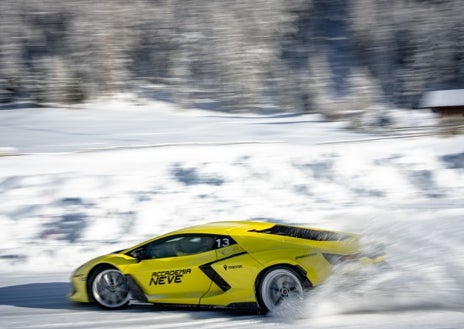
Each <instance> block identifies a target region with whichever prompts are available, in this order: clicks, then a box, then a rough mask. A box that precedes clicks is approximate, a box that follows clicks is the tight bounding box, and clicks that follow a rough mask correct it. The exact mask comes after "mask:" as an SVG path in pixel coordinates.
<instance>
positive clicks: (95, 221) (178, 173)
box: [0, 110, 464, 328]
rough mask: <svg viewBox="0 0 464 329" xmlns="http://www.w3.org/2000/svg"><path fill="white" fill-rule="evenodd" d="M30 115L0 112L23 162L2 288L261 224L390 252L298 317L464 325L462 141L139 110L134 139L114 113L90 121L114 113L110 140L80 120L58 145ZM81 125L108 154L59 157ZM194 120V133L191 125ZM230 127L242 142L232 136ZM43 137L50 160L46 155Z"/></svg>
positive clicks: (1, 174)
mask: <svg viewBox="0 0 464 329" xmlns="http://www.w3.org/2000/svg"><path fill="white" fill-rule="evenodd" d="M28 111H30V112H32V110H27V111H24V112H21V111H15V110H12V111H0V122H2V130H3V129H4V127H7V128H8V136H7V134H6V133H5V131H6V130H3V132H0V136H1V139H0V148H3V149H4V150H5V149H10V150H16V151H15V152H17V153H18V154H19V155H16V156H8V157H6V156H5V157H0V197H1V200H2V201H1V206H0V227H1V228H2V229H1V230H0V275H2V276H3V278H4V279H1V278H0V286H1V287H8V286H11V285H13V284H14V280H15V279H14V277H15V276H14V275H13V274H14V273H16V274H17V273H35V274H36V275H37V277H39V278H44V273H47V275H49V276H52V277H53V275H55V274H53V273H56V275H57V276H58V277H59V278H62V277H63V273H66V275H65V276H64V277H65V278H66V276H67V275H69V274H70V273H71V272H72V271H73V270H74V269H75V268H76V267H77V266H78V265H80V264H81V263H82V262H84V261H86V260H88V259H90V258H92V257H94V256H97V255H100V254H104V253H108V252H111V251H114V250H117V249H121V248H124V247H128V246H130V245H132V244H135V243H136V242H140V241H142V240H144V239H147V238H150V237H153V236H155V235H158V234H161V233H165V232H167V231H170V230H174V229H177V228H180V227H184V226H187V225H191V224H197V223H205V222H209V221H221V220H243V219H256V218H262V219H266V220H270V221H281V222H285V223H292V224H298V225H308V226H316V227H321V228H329V229H337V230H348V231H352V232H357V233H362V234H363V235H364V240H365V241H366V242H369V241H371V240H375V241H381V242H383V243H384V244H385V246H386V251H387V258H388V262H389V263H390V264H391V266H392V268H393V270H392V271H389V272H388V273H386V274H379V275H378V276H377V277H375V278H374V279H371V280H368V281H362V282H342V281H343V280H341V279H339V278H337V276H335V277H334V279H333V280H332V281H331V282H329V283H328V284H327V285H325V286H323V287H321V288H320V289H318V290H317V291H315V293H314V295H313V297H312V299H311V300H310V301H309V302H308V310H309V309H310V310H311V311H308V312H306V311H304V312H303V313H304V314H300V315H299V316H296V317H303V318H307V317H309V316H312V317H318V316H326V315H333V314H342V313H356V312H365V311H369V312H380V313H382V312H385V311H389V312H396V311H400V310H405V309H413V310H418V309H419V310H423V309H434V310H437V309H438V310H446V311H452V312H457V313H453V317H452V318H453V322H452V323H450V324H449V327H450V328H454V327H457V325H456V323H459V322H460V321H461V320H462V321H463V322H462V323H464V315H463V314H462V312H461V310H462V309H463V307H464V297H463V296H464V288H463V287H464V284H463V283H464V256H463V253H462V250H463V247H464V240H463V236H464V221H463V219H464V218H463V214H464V199H463V197H462V196H463V195H464V136H455V137H440V136H428V137H415V138H382V139H376V137H378V136H374V135H361V134H355V133H351V132H348V131H346V130H343V129H341V128H340V127H339V126H337V125H334V124H330V123H324V122H319V121H318V120H315V118H314V117H312V116H299V117H291V118H282V117H265V116H263V117H250V116H238V117H234V116H227V117H222V118H219V119H218V116H216V115H213V114H212V113H206V114H205V113H204V112H201V113H200V114H197V115H191V114H190V115H187V116H182V115H180V114H170V115H169V116H164V117H163V116H161V117H160V118H159V119H158V121H157V120H155V119H153V120H152V121H150V124H147V122H144V123H143V120H142V119H141V117H140V113H138V119H137V120H136V121H137V122H136V123H135V124H137V123H140V122H142V123H141V124H140V125H141V126H143V128H142V130H138V131H137V130H136V129H133V130H132V129H130V128H127V127H130V126H131V125H132V124H134V122H133V121H131V120H132V119H131V116H129V115H128V112H127V111H124V110H118V111H112V112H110V114H111V115H108V114H109V113H108V112H105V111H101V112H100V113H99V114H95V115H96V117H98V116H101V117H105V116H108V117H111V118H110V119H109V120H110V122H113V123H114V120H117V118H118V115H119V118H120V124H121V125H119V126H118V125H114V128H113V130H111V125H105V123H104V120H102V121H101V122H100V123H99V122H96V121H93V120H92V115H91V113H89V112H83V113H81V114H83V115H84V116H87V120H83V119H82V116H81V121H79V120H76V121H74V123H73V122H68V125H69V126H70V127H71V126H72V130H73V134H69V135H67V137H68V138H69V139H67V140H66V142H67V143H68V144H59V143H60V141H62V140H63V139H61V138H58V139H57V138H56V136H55V135H54V134H56V133H57V130H56V128H57V127H58V126H59V124H58V122H57V121H54V120H55V119H56V117H53V116H51V114H53V113H56V112H54V110H40V111H43V112H42V114H43V116H36V119H31V117H33V116H34V115H37V112H33V113H28ZM61 111H66V110H61ZM22 113H24V114H22ZM65 113H66V112H65ZM102 113H103V114H102ZM31 114H32V115H31ZM60 115H63V114H62V113H61V114H60ZM69 115H70V116H71V117H74V116H76V113H73V112H69ZM147 115H148V114H147ZM47 116H48V117H47ZM2 118H3V119H2ZM47 118H48V119H49V120H47ZM54 118H55V119H54ZM94 118H95V116H94ZM176 118H179V119H178V120H179V121H175V120H176ZM186 118H189V119H186ZM30 120H32V121H30ZM33 120H39V121H40V123H41V124H42V125H43V126H42V127H41V126H35V127H36V129H37V130H36V131H35V132H33V134H37V135H36V136H37V138H36V139H34V140H32V139H31V140H29V139H28V136H27V135H22V136H21V133H22V132H24V129H25V127H29V128H30V127H33V126H34V122H33ZM111 120H113V121H111ZM283 120H284V121H285V120H287V121H286V122H287V123H288V124H285V123H284V124H282V121H283ZM11 122H14V123H15V124H14V125H11V124H8V123H11ZM124 122H126V125H123V123H124ZM263 122H265V123H263ZM89 123H93V124H94V125H95V126H96V127H98V124H101V125H102V131H105V134H102V136H99V138H102V139H101V142H102V143H105V150H100V151H91V152H90V151H89V150H87V151H86V152H68V151H76V148H78V149H79V150H83V149H84V148H85V147H82V145H83V144H84V143H86V140H83V139H79V138H82V136H89V134H90V135H91V134H97V132H98V129H94V128H95V127H93V128H89ZM167 123H169V125H170V126H169V127H170V128H169V129H171V128H172V129H171V130H170V134H171V135H169V136H168V137H166V136H164V137H165V138H166V140H162V141H161V142H160V143H157V140H153V139H152V138H154V137H153V136H156V135H155V134H156V133H157V132H160V131H166V130H167V129H168V126H167V125H166V124H167ZM186 123H188V124H189V126H185V124H186ZM200 124H201V127H204V129H196V128H198V126H197V125H200ZM47 125H50V126H47ZM122 126H124V127H126V128H127V130H125V131H124V134H126V135H124V134H123V133H121V131H120V130H118V129H120V128H121V127H122ZM227 127H229V129H230V130H229V131H227V132H225V130H226V129H227ZM250 127H252V128H253V129H252V128H250ZM263 127H265V128H263ZM269 127H272V129H271V130H269V129H270V128H269ZM29 128H28V129H29ZM175 128H177V129H175ZM5 129H6V128H5ZM89 129H92V132H89ZM261 129H266V130H261ZM31 130H32V129H31ZM234 130H235V131H240V132H241V133H242V134H241V136H235V139H234V138H233V136H234V134H233V133H234ZM150 131H151V132H152V134H150V133H149V132H150ZM304 131H306V132H307V135H308V136H306V137H305V136H304ZM79 132H82V133H81V134H79ZM174 132H176V134H174ZM87 133H88V134H87ZM127 134H129V135H131V137H134V136H135V135H136V136H137V139H136V140H135V141H132V143H133V145H135V146H138V148H135V149H131V148H130V145H131V141H130V138H127V139H125V137H127ZM264 134H266V135H264ZM72 135H75V137H73V136H72ZM200 135H201V136H202V138H201V139H202V140H201V143H200V140H195V137H198V136H200ZM124 136H125V137H124ZM141 136H142V137H141ZM144 136H148V137H144ZM208 136H209V137H208ZM289 136H291V137H289ZM123 137H124V138H123ZM183 137H184V138H183ZM383 137H385V136H383ZM73 138H75V139H74V140H75V141H77V142H76V143H75V144H72V143H71V141H72V139H73ZM104 138H106V139H105V140H103V139H104ZM143 138H147V140H144V139H143ZM53 139H54V140H55V142H56V143H57V144H59V145H60V146H59V147H58V149H59V151H60V153H54V152H52V151H51V149H52V148H51V147H49V146H43V145H45V144H47V145H50V141H51V140H53ZM148 139H149V140H148ZM169 139H171V140H169ZM6 140H8V141H10V143H6V142H5V141H6ZM234 140H235V142H234ZM263 140H265V142H263ZM347 140H354V142H346V141H347ZM121 141H123V142H121ZM191 141H193V143H192V142H191ZM330 141H335V143H329V142H330ZM15 143H17V144H15ZM79 143H80V144H79ZM71 144H72V145H73V146H72V147H70V146H69V145H71ZM28 145H29V146H32V145H34V146H33V147H30V149H27V147H28ZM41 145H42V146H41ZM76 145H78V146H76ZM79 145H80V146H79ZM141 145H145V146H143V147H141ZM149 145H151V147H149ZM120 146H124V148H122V149H118V147H120ZM66 147H68V148H71V149H66ZM45 277H46V276H45ZM337 279H339V280H337ZM18 280H19V279H18ZM28 280H29V281H30V280H31V279H30V278H29V279H27V280H26V282H29V281H28ZM340 287H343V288H340ZM2 291H5V290H4V288H0V304H6V305H10V306H11V305H14V303H10V304H8V303H7V302H3V303H2V298H7V297H8V296H9V295H8V296H7V295H3V297H2V295H1V293H2ZM8 300H11V299H8ZM23 306H24V307H28V306H27V304H26V305H23ZM1 314H2V312H0V317H1ZM434 314H435V315H434V316H436V313H434ZM46 319H47V321H48V320H50V319H49V318H48V317H47V318H46ZM253 319H254V318H252V320H250V322H247V323H248V324H249V325H250V327H251V326H252V325H253V321H254V320H253ZM11 321H13V320H11ZM44 321H45V320H44ZM247 321H248V319H247ZM385 321H386V322H385V323H388V321H390V320H385ZM398 321H400V323H402V324H400V326H399V327H405V328H406V327H408V326H409V325H411V322H409V320H405V319H403V320H398ZM401 321H403V322H401ZM348 322H349V321H348ZM355 322H356V321H355ZM11 323H13V322H11ZM367 323H370V324H372V325H373V323H372V322H367ZM436 323H439V322H438V321H437V322H436ZM333 324H334V323H330V322H328V323H326V322H324V321H323V322H321V324H320V326H319V327H327V328H330V327H331V325H333ZM265 325H266V326H268V325H270V323H269V322H267V323H265ZM298 326H299V327H305V326H304V325H303V324H301V323H300V324H299V325H298ZM179 327H181V326H180V325H179ZM211 327H214V326H211ZM231 327H233V326H231ZM353 327H356V326H355V325H353ZM368 327H369V326H368ZM380 327H381V328H382V327H384V328H390V327H388V325H383V326H382V325H381V326H380ZM393 327H395V326H392V327H391V328H393ZM395 328H396V327H395ZM437 328H438V327H437Z"/></svg>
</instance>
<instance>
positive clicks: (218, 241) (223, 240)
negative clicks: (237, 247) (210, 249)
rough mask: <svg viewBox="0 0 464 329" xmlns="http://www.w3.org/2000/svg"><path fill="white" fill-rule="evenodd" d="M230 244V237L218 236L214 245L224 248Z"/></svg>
mask: <svg viewBox="0 0 464 329" xmlns="http://www.w3.org/2000/svg"><path fill="white" fill-rule="evenodd" d="M228 246H230V239H229V238H218V239H216V247H218V248H224V247H228Z"/></svg>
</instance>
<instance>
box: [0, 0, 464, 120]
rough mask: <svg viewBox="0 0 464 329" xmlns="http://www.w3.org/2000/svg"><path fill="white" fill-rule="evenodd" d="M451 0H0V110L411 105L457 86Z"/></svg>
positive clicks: (456, 19) (459, 52) (459, 7)
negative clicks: (24, 104) (101, 102)
mask: <svg viewBox="0 0 464 329" xmlns="http://www.w3.org/2000/svg"><path fill="white" fill-rule="evenodd" d="M463 17H464V6H463V3H462V0H330V1H328V0H312V1H311V0H254V1H245V0H234V1H222V0H208V1H206V0H133V1H125V0H99V1H93V0H72V1H70V0H41V1H30V0H2V1H1V2H0V101H1V102H12V101H16V100H20V99H27V100H30V101H32V102H33V103H36V104H42V103H48V102H54V103H80V102H84V101H87V100H89V99H92V98H94V97H98V96H101V95H111V94H115V93H121V92H129V93H136V94H137V93H138V92H140V90H141V86H146V85H162V86H166V90H168V91H169V93H168V95H167V96H168V97H169V99H170V100H172V101H173V102H175V103H177V104H178V105H179V106H181V107H189V106H191V105H192V104H195V105H199V104H200V105H201V104H203V105H205V104H206V105H207V104H208V103H211V102H213V103H214V104H215V108H219V109H221V110H225V111H250V110H252V111H254V110H258V111H259V110H263V109H268V108H269V109H277V110H278V111H292V112H314V111H320V110H321V109H328V110H330V108H331V107H332V108H334V107H335V108H339V107H343V108H345V109H350V108H352V109H368V108H370V107H375V106H376V105H377V104H389V105H390V106H396V107H404V108H414V107H416V106H417V104H418V101H419V99H420V96H421V94H422V93H423V92H425V91H427V90H433V89H451V88H459V87H462V86H463V83H464V20H463Z"/></svg>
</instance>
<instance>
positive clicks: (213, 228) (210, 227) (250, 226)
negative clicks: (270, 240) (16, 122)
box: [171, 221, 276, 234]
mask: <svg viewBox="0 0 464 329" xmlns="http://www.w3.org/2000/svg"><path fill="white" fill-rule="evenodd" d="M275 225H276V224H275V223H270V222H257V221H222V222H212V223H206V224H201V225H195V226H191V227H186V228H183V229H180V230H177V231H175V232H172V233H171V234H173V233H176V234H180V233H209V234H227V233H229V232H230V231H231V230H233V231H234V232H237V233H238V232H240V231H241V232H247V231H254V230H256V231H260V230H266V229H269V228H271V227H273V226H275Z"/></svg>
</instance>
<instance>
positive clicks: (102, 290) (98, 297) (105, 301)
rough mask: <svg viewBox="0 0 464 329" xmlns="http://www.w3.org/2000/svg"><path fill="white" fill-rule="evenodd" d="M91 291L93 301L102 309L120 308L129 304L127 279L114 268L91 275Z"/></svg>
mask: <svg viewBox="0 0 464 329" xmlns="http://www.w3.org/2000/svg"><path fill="white" fill-rule="evenodd" d="M90 287H91V293H92V297H93V299H94V300H95V302H96V303H97V304H98V305H99V306H100V307H101V308H104V309H113V310H114V309H121V308H124V307H126V306H127V305H128V304H129V298H130V294H129V286H128V284H127V279H126V277H125V276H124V274H122V273H121V272H120V271H118V270H116V269H106V270H103V271H101V272H98V273H97V274H96V275H94V276H93V279H92V281H91V286H90Z"/></svg>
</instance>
